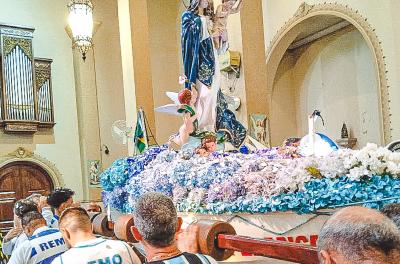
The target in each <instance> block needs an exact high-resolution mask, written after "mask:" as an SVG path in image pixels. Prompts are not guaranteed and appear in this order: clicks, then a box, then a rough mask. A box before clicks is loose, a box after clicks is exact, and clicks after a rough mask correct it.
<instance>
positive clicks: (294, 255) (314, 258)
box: [92, 214, 319, 264]
mask: <svg viewBox="0 0 400 264" xmlns="http://www.w3.org/2000/svg"><path fill="white" fill-rule="evenodd" d="M92 221H93V230H94V231H95V233H96V234H99V235H102V236H106V237H115V238H117V239H120V240H123V241H126V242H131V243H137V241H136V240H135V239H134V238H133V236H132V234H131V232H130V229H131V226H133V225H134V219H133V217H132V216H131V215H123V216H120V217H119V218H118V219H117V221H116V222H115V223H112V224H110V223H108V224H106V223H107V215H106V214H99V215H97V216H96V217H94V219H93V220H92ZM194 224H195V225H197V226H198V228H199V237H198V245H199V250H200V252H201V253H203V254H206V255H209V256H211V257H213V258H214V259H216V260H218V261H222V260H226V259H228V258H229V257H230V256H232V255H233V253H234V252H235V251H237V252H245V253H248V254H253V255H256V256H264V257H268V258H273V259H280V260H284V261H290V262H294V263H301V264H318V263H319V261H318V252H317V249H316V248H315V247H312V246H307V245H302V244H296V243H288V242H282V241H274V240H265V239H256V238H251V237H246V236H238V235H236V231H235V229H234V228H233V227H232V225H230V224H229V223H227V222H222V221H213V220H199V221H198V222H196V223H194Z"/></svg>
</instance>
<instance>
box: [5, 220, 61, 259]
mask: <svg viewBox="0 0 400 264" xmlns="http://www.w3.org/2000/svg"><path fill="white" fill-rule="evenodd" d="M67 249H68V248H67V246H66V245H65V241H64V238H63V237H62V235H61V233H60V232H59V231H58V230H57V229H53V228H49V227H47V226H43V227H40V228H38V229H36V230H35V232H34V233H33V235H32V236H31V237H30V238H29V239H28V240H26V241H25V242H24V243H22V244H21V245H20V246H19V247H18V248H16V249H15V250H14V251H13V253H12V255H11V258H10V261H9V262H8V263H9V264H50V263H51V262H52V261H53V259H54V258H55V257H57V256H59V255H60V254H62V253H63V252H65V251H66V250H67Z"/></svg>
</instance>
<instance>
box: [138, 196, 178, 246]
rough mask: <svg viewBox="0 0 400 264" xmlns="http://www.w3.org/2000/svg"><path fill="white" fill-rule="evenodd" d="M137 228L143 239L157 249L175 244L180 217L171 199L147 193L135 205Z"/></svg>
mask: <svg viewBox="0 0 400 264" xmlns="http://www.w3.org/2000/svg"><path fill="white" fill-rule="evenodd" d="M134 219H135V226H136V228H137V229H138V231H139V233H140V235H141V236H142V237H143V239H144V240H145V241H146V242H148V243H149V244H150V245H153V246H155V247H166V246H169V245H171V244H172V243H173V241H174V239H175V233H176V228H177V223H178V215H177V213H176V209H175V206H174V203H173V202H172V200H171V198H169V197H168V196H166V195H164V194H162V193H154V192H151V193H146V194H144V195H142V196H141V197H140V198H139V199H138V201H137V202H136V205H135V212H134Z"/></svg>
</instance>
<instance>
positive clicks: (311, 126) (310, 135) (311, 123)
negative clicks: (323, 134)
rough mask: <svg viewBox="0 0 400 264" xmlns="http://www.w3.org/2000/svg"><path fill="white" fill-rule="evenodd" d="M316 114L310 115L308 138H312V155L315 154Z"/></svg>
mask: <svg viewBox="0 0 400 264" xmlns="http://www.w3.org/2000/svg"><path fill="white" fill-rule="evenodd" d="M314 121H315V120H314V115H310V116H309V117H308V138H309V140H310V148H311V153H312V155H315V144H314V143H315V128H314Z"/></svg>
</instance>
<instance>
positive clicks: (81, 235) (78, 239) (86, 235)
mask: <svg viewBox="0 0 400 264" xmlns="http://www.w3.org/2000/svg"><path fill="white" fill-rule="evenodd" d="M93 239H96V237H95V236H94V235H93V233H91V232H76V233H75V234H74V238H73V240H72V241H71V246H73V247H75V246H76V244H78V243H82V242H86V241H89V240H93Z"/></svg>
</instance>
